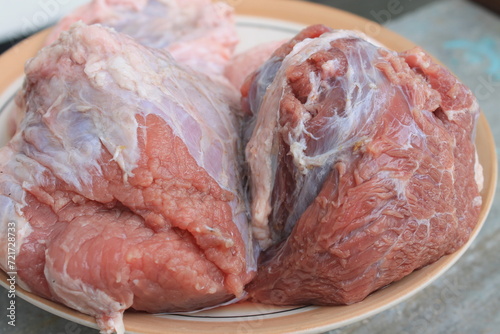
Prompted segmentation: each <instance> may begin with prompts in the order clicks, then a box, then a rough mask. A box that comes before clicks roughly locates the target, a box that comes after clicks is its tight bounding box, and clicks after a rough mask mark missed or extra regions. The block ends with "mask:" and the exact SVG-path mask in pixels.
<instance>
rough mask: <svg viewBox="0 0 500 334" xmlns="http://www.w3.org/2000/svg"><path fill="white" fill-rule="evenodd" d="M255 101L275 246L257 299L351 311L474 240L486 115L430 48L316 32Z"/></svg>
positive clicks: (262, 268)
mask: <svg viewBox="0 0 500 334" xmlns="http://www.w3.org/2000/svg"><path fill="white" fill-rule="evenodd" d="M318 36H320V37H318ZM243 95H244V104H245V106H246V108H247V111H248V112H250V113H252V115H253V119H252V120H251V121H250V123H249V126H248V128H249V129H250V132H251V133H250V135H249V137H250V139H249V142H248V145H247V147H246V157H247V160H248V164H249V168H250V172H251V174H250V176H251V189H252V217H253V218H252V223H253V228H254V236H255V238H256V239H257V240H258V242H259V243H260V245H261V246H262V247H263V248H267V250H266V251H265V253H264V254H263V255H262V256H261V258H260V260H259V270H258V275H257V277H256V279H255V280H254V281H252V283H251V284H250V285H249V286H248V287H247V289H248V290H249V294H250V298H251V299H252V300H254V301H259V302H262V303H269V304H277V305H290V304H316V305H332V304H351V303H354V302H358V301H360V300H362V299H364V298H365V297H366V296H367V295H368V294H370V293H371V292H373V291H375V290H377V289H379V288H381V287H383V286H385V285H387V284H389V283H391V282H393V281H395V280H399V279H401V278H402V277H404V276H405V275H408V274H409V273H411V272H412V271H414V270H416V269H418V268H421V267H422V266H425V265H427V264H430V263H432V262H434V261H436V260H438V259H439V258H440V257H442V256H443V255H445V254H448V253H451V252H454V251H456V250H457V249H458V248H459V247H460V246H462V245H463V244H464V243H465V242H466V241H467V240H468V238H469V235H470V233H471V231H472V229H473V228H474V227H475V225H476V223H477V221H478V214H479V210H480V207H481V197H480V194H479V186H478V184H477V183H476V178H477V179H478V180H479V179H480V175H478V174H480V172H481V171H480V168H479V167H478V166H479V165H478V163H477V157H476V151H475V146H474V142H473V139H474V128H475V124H476V120H477V117H478V115H479V108H478V104H477V102H476V99H475V98H474V96H473V95H472V93H471V91H470V90H469V89H468V88H466V87H465V86H464V85H463V84H461V83H460V82H459V81H458V80H457V79H456V78H455V77H454V76H452V75H451V74H450V73H449V72H448V71H447V70H446V69H444V68H443V67H442V66H440V65H438V64H436V63H435V62H434V61H433V60H432V59H431V57H430V56H429V55H427V54H426V53H425V52H424V51H422V50H421V49H418V48H415V49H413V50H410V51H407V52H403V53H400V54H398V53H396V52H393V51H389V50H387V49H385V48H383V47H380V46H378V45H374V44H372V43H371V42H369V41H367V40H366V39H364V38H363V37H361V36H360V35H358V34H356V33H353V32H349V31H330V29H327V28H325V27H322V26H313V27H310V28H308V29H306V30H305V31H303V32H302V33H301V34H300V35H299V36H297V38H295V39H294V40H292V41H291V42H290V43H289V44H288V45H284V46H283V47H281V48H280V49H279V50H278V51H277V52H276V53H275V54H274V56H273V57H272V58H271V59H270V60H269V61H268V62H267V63H266V64H264V65H263V66H262V67H261V68H260V69H259V71H258V72H257V73H255V74H254V75H253V76H251V79H250V82H248V83H247V84H246V85H244V87H243Z"/></svg>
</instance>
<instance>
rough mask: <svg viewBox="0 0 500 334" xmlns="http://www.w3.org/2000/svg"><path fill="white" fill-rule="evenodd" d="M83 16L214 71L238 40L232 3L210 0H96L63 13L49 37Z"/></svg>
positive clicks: (219, 68) (219, 69)
mask: <svg viewBox="0 0 500 334" xmlns="http://www.w3.org/2000/svg"><path fill="white" fill-rule="evenodd" d="M80 20H81V21H83V22H84V23H86V24H94V23H99V24H102V25H105V26H109V27H113V28H114V29H116V30H117V31H119V32H121V33H124V34H127V35H129V36H132V37H133V38H135V39H136V40H137V41H138V42H139V43H141V44H143V45H146V46H149V47H152V48H157V49H166V50H168V51H169V52H170V53H171V54H172V56H173V57H174V59H175V60H177V61H178V62H180V63H182V64H184V65H188V66H190V67H192V68H195V69H198V70H200V71H204V72H205V73H210V74H222V73H223V72H224V68H225V65H226V64H227V62H228V61H229V59H230V58H231V56H232V55H233V51H234V48H235V46H236V44H237V43H238V35H237V33H236V26H235V24H234V10H233V8H232V7H231V6H229V5H228V4H226V3H223V2H213V1H211V0H93V1H92V2H90V3H88V4H85V5H83V6H82V7H80V8H78V9H77V10H76V11H75V12H73V13H71V14H70V15H68V16H67V17H65V18H63V19H62V20H61V22H59V23H58V24H57V26H56V27H55V28H54V29H53V30H52V33H51V34H50V35H49V37H48V40H47V43H49V44H50V43H52V42H53V41H55V40H56V39H57V37H58V36H59V34H60V33H61V31H65V30H67V29H69V27H70V26H71V24H73V23H75V22H77V21H80Z"/></svg>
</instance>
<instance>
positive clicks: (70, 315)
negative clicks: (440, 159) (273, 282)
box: [0, 0, 497, 334]
mask: <svg viewBox="0 0 500 334" xmlns="http://www.w3.org/2000/svg"><path fill="white" fill-rule="evenodd" d="M231 3H232V4H233V5H234V6H235V7H236V11H237V13H238V31H239V33H240V37H241V39H242V43H241V45H240V46H239V50H240V51H242V50H244V49H247V48H249V47H251V46H253V45H256V44H259V43H262V42H266V41H273V40H283V39H286V38H290V37H292V36H294V35H295V34H296V33H297V32H298V31H299V30H300V29H301V28H302V27H304V26H305V25H308V24H316V23H323V24H326V25H328V26H330V27H333V28H342V29H356V30H360V31H362V32H364V33H365V34H367V35H369V36H371V37H374V38H376V39H377V40H379V41H380V42H381V43H383V44H385V45H386V46H388V47H389V48H391V49H394V50H397V51H402V50H405V49H408V48H411V47H412V46H414V45H413V43H411V42H409V41H408V40H406V39H404V38H402V37H401V36H399V35H397V34H395V33H393V32H391V31H388V30H386V29H384V28H383V27H381V26H380V25H378V24H377V23H374V22H371V21H368V20H365V19H362V18H360V17H357V16H355V15H352V14H349V13H346V12H342V11H339V10H335V9H332V8H328V7H323V6H320V5H314V4H310V3H306V2H299V1H278V0H273V1H270V0H252V1H241V0H235V1H232V2H231ZM46 34H47V32H46V31H45V32H42V33H39V34H37V35H35V36H33V37H31V38H30V39H28V40H26V41H24V42H23V43H21V44H20V45H17V46H15V47H14V48H12V49H11V50H9V51H8V52H6V53H5V54H4V55H2V56H1V57H0V73H2V75H1V77H0V145H3V144H4V143H5V141H6V133H7V132H6V122H5V120H6V114H7V113H8V111H9V109H10V107H11V105H12V103H13V97H14V95H15V92H16V91H17V90H18V89H19V87H20V85H21V82H22V73H23V65H24V62H25V61H26V60H27V59H28V58H30V57H32V56H33V55H34V54H35V53H36V51H37V50H39V49H40V47H41V45H42V43H43V40H44V38H45V36H46ZM476 143H477V149H478V153H479V160H480V162H481V164H482V165H483V167H484V177H485V188H484V189H483V192H482V196H483V207H482V211H481V215H480V221H479V224H478V225H477V227H476V228H475V230H474V232H473V233H472V236H471V239H470V240H469V242H468V243H467V244H466V245H465V246H463V247H462V248H461V249H460V250H458V251H457V252H455V253H454V254H452V255H449V256H446V257H443V258H441V260H439V261H438V262H436V263H434V264H432V265H430V266H427V267H425V268H423V269H421V270H418V271H415V272H414V273H412V274H411V275H409V276H407V277H406V278H404V279H402V280H400V281H398V282H396V283H393V284H391V285H390V286H388V287H387V288H385V289H382V290H379V291H377V292H375V293H373V294H371V295H370V296H369V297H368V298H366V299H365V300H364V301H362V302H360V303H357V304H354V305H350V306H335V307H315V306H301V307H274V306H268V305H261V304H253V303H242V304H236V305H229V306H224V307H219V308H216V309H213V310H210V311H204V312H198V313H190V314H173V315H152V314H146V313H138V312H126V313H125V317H124V321H125V327H126V330H127V332H129V333H193V332H198V331H199V332H203V333H214V334H215V333H217V334H219V333H250V332H251V333H255V334H257V333H285V332H286V333H310V332H322V331H327V330H330V329H334V328H338V327H341V326H345V325H347V324H350V323H353V322H356V321H359V320H361V319H364V318H366V317H369V316H371V315H374V314H376V313H378V312H381V311H383V310H385V309H387V308H389V307H391V306H394V305H395V304H397V303H399V302H401V301H402V300H404V299H406V298H408V297H410V296H412V295H413V294H415V293H417V292H418V291H420V290H421V289H423V288H424V287H426V286H427V285H429V284H430V283H431V282H432V281H433V280H435V279H436V278H437V277H439V276H440V275H441V274H442V273H443V272H445V271H446V270H447V269H448V268H449V267H450V266H451V265H453V264H454V263H455V262H456V261H457V260H458V258H459V257H460V256H461V255H462V254H463V253H464V252H465V250H466V249H467V248H468V247H469V245H470V243H471V242H472V240H473V239H474V238H475V236H476V235H477V233H478V232H479V230H480V229H481V226H482V225H483V223H484V221H485V219H486V215H487V213H488V211H489V209H490V207H491V204H492V200H493V195H494V191H495V185H496V178H497V165H496V161H497V160H496V156H495V144H494V141H493V137H492V134H491V131H490V128H489V125H488V123H487V121H486V118H485V117H484V115H481V116H480V118H479V124H478V131H477V141H476ZM6 279H7V277H6V275H5V274H4V273H3V272H0V283H1V284H2V285H3V286H5V287H6V286H7V281H6ZM17 292H18V295H19V296H20V297H21V298H23V299H25V300H27V301H28V302H30V303H32V304H34V305H36V306H38V307H40V308H42V309H44V310H47V311H49V312H51V313H53V314H56V315H58V316H61V317H63V318H66V319H68V320H71V321H74V322H77V323H80V324H83V325H86V326H89V327H95V328H97V327H96V324H95V321H94V319H93V318H92V317H89V316H87V315H83V314H81V313H79V312H76V311H74V310H71V309H69V308H67V307H65V306H62V305H59V304H57V303H54V302H51V301H48V300H45V299H43V298H40V297H38V296H35V295H33V294H31V293H28V292H26V291H24V290H22V289H21V288H19V287H18V288H17Z"/></svg>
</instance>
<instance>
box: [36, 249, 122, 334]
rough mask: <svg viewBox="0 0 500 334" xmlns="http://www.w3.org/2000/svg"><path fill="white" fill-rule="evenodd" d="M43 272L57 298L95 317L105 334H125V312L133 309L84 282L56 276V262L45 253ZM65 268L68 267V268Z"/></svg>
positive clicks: (61, 275) (65, 275) (57, 273)
mask: <svg viewBox="0 0 500 334" xmlns="http://www.w3.org/2000/svg"><path fill="white" fill-rule="evenodd" d="M45 255H46V260H45V261H46V262H45V268H44V274H45V278H46V279H47V281H48V282H49V287H50V290H51V292H52V293H53V295H54V296H58V298H60V299H61V300H60V301H61V302H63V303H64V304H65V305H67V306H69V307H71V308H73V309H75V310H77V311H80V312H82V313H86V314H90V315H92V316H94V317H96V319H97V322H98V323H99V326H100V328H101V329H102V330H103V331H104V332H105V333H115V332H116V333H117V334H123V333H124V332H125V331H124V325H123V312H124V311H125V309H127V308H128V307H130V305H124V304H121V303H120V302H118V301H116V300H115V299H114V298H113V297H111V296H109V295H108V294H107V293H106V292H104V291H102V290H100V289H96V288H95V287H94V286H92V285H89V284H86V283H85V282H83V281H82V280H81V279H75V278H73V277H71V276H70V275H69V274H68V273H67V272H66V268H64V272H62V273H60V272H55V269H54V259H52V258H51V257H50V256H49V254H48V252H46V254H45ZM65 267H66V266H65Z"/></svg>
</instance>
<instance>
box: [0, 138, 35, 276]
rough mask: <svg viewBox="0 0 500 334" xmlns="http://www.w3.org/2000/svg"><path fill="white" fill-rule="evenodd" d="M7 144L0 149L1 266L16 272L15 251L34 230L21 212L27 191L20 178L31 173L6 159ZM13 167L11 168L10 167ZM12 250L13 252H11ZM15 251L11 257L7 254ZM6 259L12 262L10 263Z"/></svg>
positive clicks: (10, 152)
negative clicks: (13, 266) (9, 163)
mask: <svg viewBox="0 0 500 334" xmlns="http://www.w3.org/2000/svg"><path fill="white" fill-rule="evenodd" d="M14 155H15V154H14V152H13V151H12V150H11V149H10V148H9V147H4V148H2V149H1V150H0V236H1V238H0V267H1V268H2V269H3V270H4V271H6V272H15V271H16V270H17V268H12V267H11V265H15V263H16V260H15V259H16V258H17V255H19V252H20V250H21V247H22V245H23V244H24V242H25V241H26V238H27V237H28V236H29V235H30V234H31V232H32V231H33V229H32V227H31V225H30V223H29V222H28V221H27V220H26V219H25V217H24V216H23V213H22V209H23V207H24V206H25V205H26V201H25V197H26V192H25V189H24V188H23V184H22V182H21V181H18V180H19V178H22V177H24V176H27V177H32V175H30V174H27V175H26V171H25V170H23V169H20V168H16V167H17V166H10V165H8V164H7V163H6V162H7V161H10V160H11V159H12V157H13V156H14ZM12 167H14V168H12ZM13 251H14V254H12V253H13ZM12 255H14V258H12V257H9V256H12ZM9 260H11V262H10V263H9Z"/></svg>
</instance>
